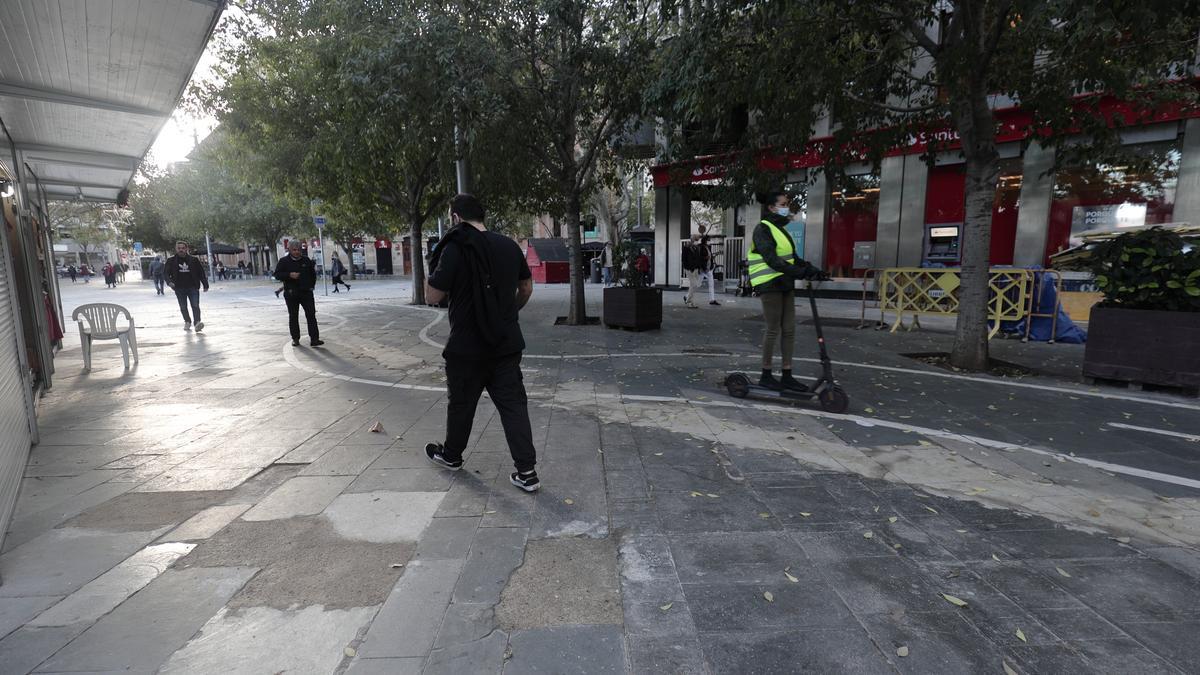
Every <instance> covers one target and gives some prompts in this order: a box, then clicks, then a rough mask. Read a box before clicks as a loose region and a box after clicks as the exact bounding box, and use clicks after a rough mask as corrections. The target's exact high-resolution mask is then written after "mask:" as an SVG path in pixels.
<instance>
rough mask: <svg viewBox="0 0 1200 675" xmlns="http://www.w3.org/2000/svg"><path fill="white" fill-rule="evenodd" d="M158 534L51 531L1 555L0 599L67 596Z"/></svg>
mask: <svg viewBox="0 0 1200 675" xmlns="http://www.w3.org/2000/svg"><path fill="white" fill-rule="evenodd" d="M158 534H161V531H157V532H118V533H113V532H102V531H93V530H83V529H78V528H61V529H57V530H51V531H49V532H47V533H46V534H43V535H42V536H40V537H38V538H37V539H34V540H33V541H31V542H29V543H27V544H25V545H24V546H20V547H18V548H16V549H14V550H12V551H9V552H8V553H5V554H4V555H2V556H0V577H2V578H3V579H4V584H3V585H0V597H10V598H11V597H27V596H35V595H58V596H63V595H68V594H70V593H73V592H75V591H76V590H77V589H78V588H79V587H80V586H83V585H84V584H86V583H87V582H89V581H91V580H92V579H95V578H96V577H97V576H99V575H101V574H103V573H104V572H107V571H108V570H109V569H111V568H112V567H113V566H115V565H116V564H117V563H119V562H121V561H122V560H124V559H125V558H128V557H129V556H130V555H132V554H133V553H134V552H135V551H137V550H138V549H140V548H142V547H143V546H145V545H146V544H148V543H150V541H152V540H153V539H154V538H155V537H156V536H158Z"/></svg>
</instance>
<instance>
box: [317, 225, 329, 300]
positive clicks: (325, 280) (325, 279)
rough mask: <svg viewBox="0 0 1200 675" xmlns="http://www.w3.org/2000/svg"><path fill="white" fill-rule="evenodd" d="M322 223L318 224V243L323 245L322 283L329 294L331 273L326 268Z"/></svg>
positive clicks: (326, 293)
mask: <svg viewBox="0 0 1200 675" xmlns="http://www.w3.org/2000/svg"><path fill="white" fill-rule="evenodd" d="M322 232H323V230H322V228H321V226H320V225H317V243H319V244H320V245H321V249H320V250H321V285H322V286H324V287H325V295H329V275H328V274H327V273H326V270H325V236H324V234H322Z"/></svg>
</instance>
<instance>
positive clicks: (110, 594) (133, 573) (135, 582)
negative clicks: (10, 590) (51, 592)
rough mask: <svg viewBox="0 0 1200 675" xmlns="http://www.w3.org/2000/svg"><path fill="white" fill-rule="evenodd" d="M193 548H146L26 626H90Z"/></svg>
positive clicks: (169, 545)
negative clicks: (79, 624)
mask: <svg viewBox="0 0 1200 675" xmlns="http://www.w3.org/2000/svg"><path fill="white" fill-rule="evenodd" d="M194 546H195V545H194V544H178V543H172V544H158V545H155V546H147V547H146V548H144V549H142V550H140V551H138V552H137V553H135V554H133V555H132V556H130V557H129V558H127V559H125V560H124V561H122V562H121V564H119V565H117V566H116V567H114V568H112V569H111V570H109V571H107V572H105V573H104V574H102V575H100V576H99V577H97V578H95V579H93V580H92V581H90V582H88V583H87V584H86V585H85V586H84V587H83V588H80V589H79V590H77V591H75V592H74V593H72V594H71V595H68V596H67V597H66V598H64V599H63V601H62V602H60V603H58V604H57V605H55V606H54V607H52V608H50V609H49V610H47V611H45V612H42V613H41V614H40V615H38V617H37V618H36V619H34V620H33V621H31V622H30V625H33V626H70V625H73V624H77V623H83V624H91V623H93V622H95V621H97V620H98V619H99V618H100V617H102V616H104V615H105V614H107V613H109V612H110V611H112V610H113V609H114V608H116V607H117V605H120V604H121V603H122V602H124V601H125V600H126V599H127V598H129V596H131V595H133V594H134V593H136V592H138V591H139V590H141V589H142V588H144V587H145V586H146V585H147V584H149V583H150V582H151V581H153V580H154V579H155V578H157V577H158V575H160V574H162V573H163V572H165V571H166V570H167V568H168V567H170V566H171V564H172V563H174V562H175V561H176V560H178V559H179V558H181V557H183V556H185V555H187V554H188V552H190V551H191V550H192V548H194Z"/></svg>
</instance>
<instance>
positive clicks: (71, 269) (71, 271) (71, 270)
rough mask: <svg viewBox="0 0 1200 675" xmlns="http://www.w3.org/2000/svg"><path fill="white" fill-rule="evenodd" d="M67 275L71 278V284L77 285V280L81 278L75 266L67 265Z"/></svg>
mask: <svg viewBox="0 0 1200 675" xmlns="http://www.w3.org/2000/svg"><path fill="white" fill-rule="evenodd" d="M67 274H68V275H69V276H70V277H71V283H75V278H76V277H77V276H79V270H77V269H75V266H74V265H67Z"/></svg>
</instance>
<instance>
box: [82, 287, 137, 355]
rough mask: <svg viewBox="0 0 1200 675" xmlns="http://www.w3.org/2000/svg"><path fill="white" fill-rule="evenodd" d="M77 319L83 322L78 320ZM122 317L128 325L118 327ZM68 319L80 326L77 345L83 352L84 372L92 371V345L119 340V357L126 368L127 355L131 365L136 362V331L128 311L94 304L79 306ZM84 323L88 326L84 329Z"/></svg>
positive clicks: (114, 306)
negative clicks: (119, 319) (131, 357)
mask: <svg viewBox="0 0 1200 675" xmlns="http://www.w3.org/2000/svg"><path fill="white" fill-rule="evenodd" d="M80 316H82V317H83V319H80ZM121 316H124V317H125V318H126V319H127V320H128V322H129V324H128V325H126V326H119V325H117V323H118V322H117V319H118V318H120V317H121ZM71 319H72V320H74V321H76V322H78V323H79V344H80V346H81V347H82V348H83V367H84V370H91V369H92V341H94V340H120V341H121V356H122V357H123V358H124V359H125V368H126V369H127V370H128V369H129V352H130V351H132V352H133V362H134V363H137V362H138V353H137V331H136V330H135V329H134V326H133V316H132V315H131V314H130V313H129V310H127V309H125V308H124V307H122V306H120V305H114V304H112V303H111V302H94V303H92V304H89V305H80V306H79V307H76V308H75V311H74V312H72V313H71ZM84 320H86V321H87V325H86V326H85V325H84Z"/></svg>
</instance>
